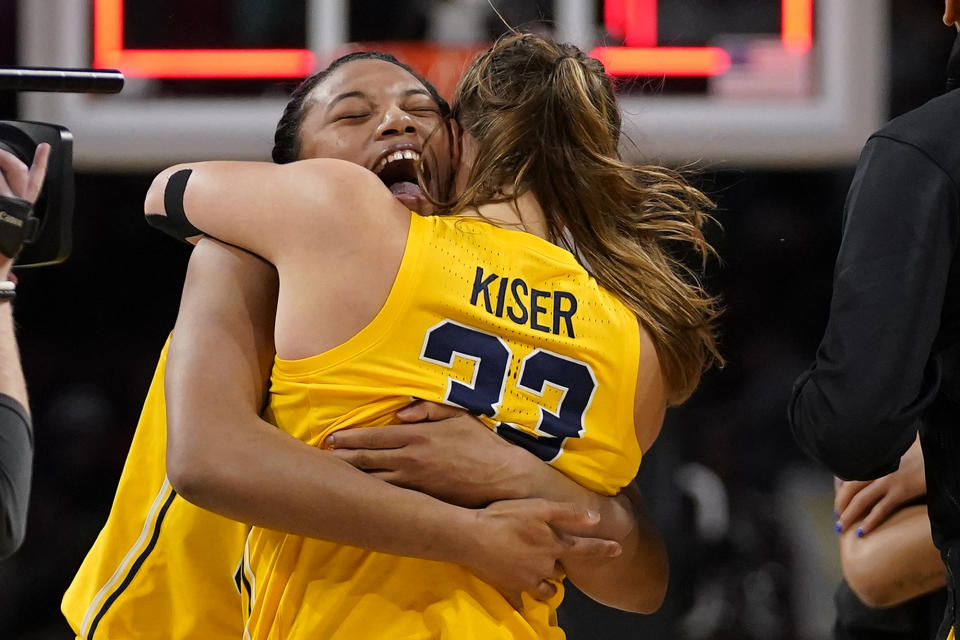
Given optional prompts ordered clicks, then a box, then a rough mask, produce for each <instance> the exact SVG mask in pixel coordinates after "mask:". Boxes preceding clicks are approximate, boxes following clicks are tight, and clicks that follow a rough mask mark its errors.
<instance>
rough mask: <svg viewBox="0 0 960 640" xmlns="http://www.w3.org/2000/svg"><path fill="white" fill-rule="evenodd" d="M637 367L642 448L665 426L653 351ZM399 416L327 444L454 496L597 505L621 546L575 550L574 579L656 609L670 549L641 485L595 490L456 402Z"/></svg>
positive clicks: (623, 602) (460, 500) (601, 594)
mask: <svg viewBox="0 0 960 640" xmlns="http://www.w3.org/2000/svg"><path fill="white" fill-rule="evenodd" d="M641 339H642V340H643V341H644V343H643V347H642V348H643V349H644V352H645V353H655V351H654V350H653V345H652V343H650V341H649V338H648V337H647V336H646V335H645V334H644V335H643V336H642V337H641ZM639 374H640V375H639V380H638V385H637V397H636V411H635V415H634V424H635V427H636V429H637V435H638V439H639V441H640V444H641V446H642V448H643V450H644V451H646V449H647V448H648V447H649V446H650V445H651V444H652V443H653V440H654V439H655V438H656V436H657V434H658V433H659V430H660V425H661V423H662V421H663V414H664V409H665V407H666V401H665V390H664V387H663V381H662V377H661V376H660V372H659V366H658V363H657V361H656V359H655V358H647V359H645V360H644V363H643V366H641V367H640V370H639ZM397 415H398V418H400V419H402V420H403V421H404V422H405V423H407V424H400V425H392V426H390V427H389V428H386V429H350V430H345V431H341V432H338V433H336V434H334V435H333V436H332V437H330V438H327V444H329V445H331V446H333V447H334V450H333V453H334V455H337V456H338V457H339V458H340V459H342V460H345V461H347V462H349V463H350V464H352V465H353V466H355V467H357V468H359V469H365V470H368V473H369V474H370V475H372V476H374V477H376V478H379V479H381V480H384V481H386V482H391V483H393V484H396V485H398V486H403V487H409V488H413V489H417V490H418V491H424V492H426V493H429V494H430V495H433V496H435V497H437V498H440V499H441V500H445V501H447V502H450V503H453V504H460V505H465V506H481V505H485V504H488V503H489V502H492V501H495V500H505V499H517V498H529V497H538V498H545V499H549V500H559V501H563V502H571V503H574V504H578V505H580V506H582V507H584V508H587V509H590V510H592V511H595V512H597V513H598V514H600V522H599V523H598V524H597V526H596V527H595V528H594V530H593V534H592V535H596V536H598V537H601V538H607V539H611V540H616V541H618V542H620V543H621V545H622V546H623V549H624V553H622V554H621V555H619V556H617V557H615V558H609V559H604V560H602V561H598V560H591V561H589V562H578V561H577V560H576V559H574V558H569V559H567V560H566V561H564V563H563V564H564V568H565V569H566V571H567V574H568V577H569V578H570V579H571V580H572V581H573V582H574V584H576V585H577V587H578V588H579V589H580V590H581V591H583V592H584V593H586V594H587V595H589V596H590V597H592V598H593V599H595V600H597V601H598V602H602V603H604V604H607V605H608V606H612V607H617V608H620V609H625V610H629V611H637V612H644V613H649V612H652V611H654V610H656V609H657V608H658V607H659V605H660V603H661V602H662V599H663V596H664V592H665V589H666V582H667V561H666V551H665V547H664V545H663V543H662V541H661V540H660V537H659V534H658V533H657V531H656V528H655V527H654V526H653V524H652V522H651V521H650V517H649V514H648V513H647V511H646V507H645V506H644V504H643V500H642V498H641V496H640V494H639V491H637V490H636V488H635V487H630V488H628V490H625V491H624V492H623V494H622V495H619V496H602V495H599V494H597V493H595V492H593V491H590V490H589V489H586V488H585V487H583V486H581V485H579V484H577V483H576V482H575V481H574V480H572V479H570V478H569V477H567V476H566V475H564V474H563V473H561V472H560V471H558V470H556V469H555V468H553V467H552V466H550V465H548V464H546V463H544V462H543V461H542V460H540V459H539V458H537V457H536V456H534V455H533V454H532V453H530V452H529V451H527V450H526V449H524V448H522V447H519V446H516V445H514V444H511V443H509V442H507V441H506V440H504V439H503V438H501V437H500V436H498V435H496V434H494V433H493V432H492V431H491V430H490V429H489V428H487V427H486V426H484V425H483V424H481V423H480V422H479V421H478V420H477V419H476V418H474V417H472V416H470V415H469V414H467V413H466V412H464V411H461V410H459V409H455V408H453V407H449V406H445V405H439V404H435V403H431V402H417V403H414V404H413V405H411V406H409V407H407V408H406V409H404V410H402V411H400V412H398V414H397Z"/></svg>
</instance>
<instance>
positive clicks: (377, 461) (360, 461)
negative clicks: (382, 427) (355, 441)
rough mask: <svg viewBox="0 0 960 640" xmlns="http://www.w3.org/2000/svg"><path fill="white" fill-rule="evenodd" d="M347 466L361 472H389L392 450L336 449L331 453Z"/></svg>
mask: <svg viewBox="0 0 960 640" xmlns="http://www.w3.org/2000/svg"><path fill="white" fill-rule="evenodd" d="M330 453H331V454H333V455H334V456H336V457H338V458H340V459H341V460H343V461H344V462H346V463H347V464H349V465H351V466H353V467H356V468H357V469H360V470H361V471H389V470H391V469H392V466H391V462H390V461H391V458H392V456H391V450H389V449H388V450H385V451H378V450H375V449H334V450H333V451H331V452H330Z"/></svg>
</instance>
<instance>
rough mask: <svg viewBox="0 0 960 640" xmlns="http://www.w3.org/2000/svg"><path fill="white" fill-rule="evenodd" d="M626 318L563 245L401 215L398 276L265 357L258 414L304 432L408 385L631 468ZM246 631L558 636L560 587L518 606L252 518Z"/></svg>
mask: <svg viewBox="0 0 960 640" xmlns="http://www.w3.org/2000/svg"><path fill="white" fill-rule="evenodd" d="M639 357H640V354H639V327H638V323H637V320H636V317H635V316H634V315H633V313H632V312H630V311H629V309H627V308H626V307H625V306H624V305H623V304H622V303H620V302H619V301H618V300H617V299H616V298H615V297H614V296H612V295H611V294H609V293H608V292H607V291H605V290H603V289H601V288H600V287H599V286H598V285H597V284H596V282H595V280H593V279H592V278H591V277H590V276H589V274H588V273H587V272H586V271H585V270H584V269H583V268H582V267H581V266H580V265H579V264H578V263H577V261H576V260H575V259H574V257H573V256H572V255H571V254H570V253H568V252H567V251H564V250H563V249H560V248H559V247H556V246H554V245H552V244H550V243H547V242H545V241H543V240H541V239H540V238H537V237H535V236H532V235H530V234H526V233H522V232H518V231H511V230H504V229H500V228H497V227H495V226H492V225H490V224H487V223H485V222H482V221H478V220H471V219H457V218H436V217H434V218H422V217H419V216H416V215H413V216H412V218H411V227H410V232H409V236H408V240H407V246H406V249H405V252H404V256H403V260H402V263H401V266H400V270H399V273H398V275H397V278H396V281H395V283H394V285H393V288H392V290H391V292H390V294H389V296H388V299H387V301H386V302H385V304H384V306H383V308H382V309H381V311H380V312H379V313H378V315H377V316H376V318H374V320H373V321H372V322H371V323H370V324H369V325H367V326H366V327H365V328H364V329H363V330H362V331H360V332H359V333H358V334H357V335H355V336H354V337H353V338H351V339H350V340H349V341H347V342H346V343H344V344H342V345H340V346H338V347H336V348H334V349H332V350H330V351H328V352H325V353H323V354H321V355H317V356H314V357H311V358H306V359H303V360H296V361H285V360H281V359H279V358H278V359H277V360H276V362H275V365H274V370H273V375H272V388H271V397H270V405H269V408H268V411H267V415H266V417H267V419H268V420H271V421H272V422H274V423H275V424H276V425H277V426H279V427H280V428H282V429H284V430H285V431H287V432H289V433H291V434H293V435H295V436H296V437H298V438H300V439H301V440H304V441H306V442H308V443H310V444H313V445H315V446H322V444H323V441H324V438H325V437H326V436H328V435H329V434H331V433H333V432H335V431H337V430H338V429H344V428H350V427H357V426H368V427H369V426H378V425H385V424H388V423H389V422H391V421H395V416H394V413H395V412H396V411H397V410H398V409H400V408H401V407H403V406H405V405H407V404H408V403H409V402H410V399H411V398H422V399H426V400H431V401H435V402H445V403H448V404H454V405H459V406H461V407H465V408H467V409H469V410H470V411H471V412H473V413H474V414H476V415H479V416H482V417H483V419H484V421H485V422H486V423H487V424H488V425H489V426H490V427H491V428H493V429H496V430H497V431H498V432H499V433H500V434H501V435H502V436H503V437H505V438H507V439H509V440H510V441H512V442H514V443H516V444H518V445H520V446H524V447H527V448H528V449H529V450H530V451H532V452H534V453H535V454H536V455H538V456H539V457H540V458H541V459H543V460H545V461H547V462H549V463H550V464H552V465H553V466H555V467H556V468H557V469H559V470H560V471H562V472H563V473H565V474H567V475H568V476H570V477H571V478H573V479H574V480H576V481H577V482H579V483H580V484H582V485H584V486H586V487H589V488H590V489H593V490H595V491H598V492H601V493H605V494H614V493H616V492H617V491H618V490H619V489H621V488H622V487H624V486H625V485H626V484H628V483H629V482H630V481H631V480H632V479H633V477H634V475H635V474H636V471H637V467H638V465H639V463H640V454H641V452H640V448H639V445H638V443H637V439H636V435H635V431H634V425H633V400H634V391H635V385H636V379H637V378H636V377H637V365H638V360H639ZM248 544H249V560H250V563H251V567H250V569H251V571H252V574H253V584H254V587H253V590H252V591H253V605H252V616H251V618H250V620H249V621H248V625H247V627H248V629H247V630H248V632H249V633H250V635H251V637H252V638H254V639H257V640H263V639H267V638H269V639H280V638H283V639H290V640H296V639H300V638H304V639H306V638H311V639H324V640H330V639H334V640H341V639H342V640H362V639H371V640H373V639H377V640H380V639H384V638H390V639H391V640H400V639H404V640H408V639H409V640H412V639H420V638H423V639H426V638H451V639H457V640H463V639H470V638H476V639H478V640H480V639H482V640H492V639H508V638H510V639H521V638H528V639H534V638H549V639H555V638H563V637H564V636H563V632H562V631H560V629H559V628H558V627H557V625H556V607H557V605H558V604H559V602H560V600H561V599H562V597H563V596H562V590H561V591H559V592H558V595H557V596H556V597H555V598H553V599H552V600H551V601H550V602H549V603H540V602H533V601H532V600H528V602H527V604H528V606H527V607H525V611H524V613H523V614H522V615H521V614H520V613H518V612H516V611H515V610H514V609H513V608H511V607H510V605H509V604H508V603H507V602H506V600H505V599H504V598H503V597H502V596H501V595H500V594H499V593H498V592H497V591H496V590H495V589H493V588H492V587H491V586H489V585H488V584H486V583H484V582H482V581H480V580H479V579H477V578H476V577H475V576H473V575H472V574H471V573H470V572H469V571H467V570H466V569H465V568H463V567H461V566H459V565H456V564H452V563H443V562H432V561H425V560H419V559H414V558H405V557H399V556H393V555H388V554H382V553H376V552H371V551H368V550H364V549H360V548H356V547H351V546H346V545H338V544H332V543H329V542H324V541H320V540H313V539H307V538H302V537H298V536H292V535H285V534H282V533H279V532H276V531H270V530H265V529H260V528H256V527H255V528H254V529H253V530H252V531H251V535H250V539H249V542H248Z"/></svg>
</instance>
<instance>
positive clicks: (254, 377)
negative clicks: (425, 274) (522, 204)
mask: <svg viewBox="0 0 960 640" xmlns="http://www.w3.org/2000/svg"><path fill="white" fill-rule="evenodd" d="M364 64H366V65H367V69H366V71H367V72H368V73H365V74H364V73H359V72H357V67H358V66H359V67H361V68H362V67H364ZM355 72H356V73H355ZM351 81H352V83H353V84H350V82H351ZM345 82H347V83H348V84H349V86H346V85H344V83H345ZM328 84H329V85H330V86H335V87H339V90H337V91H336V92H334V93H332V94H331V93H330V92H329V91H326V87H327V86H328ZM352 91H362V92H364V93H365V94H366V95H368V96H370V97H371V98H372V99H375V100H376V101H378V103H379V104H380V107H381V110H380V112H379V114H378V116H377V122H375V123H373V124H374V125H375V126H374V129H376V131H375V132H373V133H370V132H368V131H366V130H365V129H364V128H363V127H357V126H352V125H351V126H349V129H347V130H346V131H347V133H346V134H345V135H332V134H331V132H330V129H331V127H330V126H327V123H326V121H325V119H324V117H323V116H324V114H325V113H326V110H327V107H328V106H329V104H330V100H331V96H336V95H339V94H340V93H344V92H347V93H350V92H352ZM447 111H448V108H447V106H446V103H445V102H444V101H443V100H442V99H441V98H440V97H439V96H438V95H437V94H436V92H435V90H434V89H433V87H432V86H431V85H430V84H429V83H427V82H426V81H425V80H423V79H422V78H420V77H419V76H417V75H416V74H415V73H413V72H412V70H410V69H409V68H407V67H405V66H403V65H400V64H399V63H397V62H396V61H395V60H394V59H392V58H391V57H389V56H383V55H380V54H353V55H350V56H346V57H344V58H341V59H340V60H338V61H336V62H335V63H333V64H332V65H331V66H330V67H329V68H328V69H327V70H326V71H324V72H321V73H318V74H316V75H314V76H312V77H311V78H310V79H308V80H307V81H306V82H305V83H304V84H303V85H302V86H301V87H300V88H299V89H298V90H297V91H296V92H295V93H294V95H293V96H292V98H291V101H290V104H289V105H288V107H287V110H286V113H285V115H284V118H283V119H282V120H281V122H280V124H279V125H278V129H277V135H276V138H277V145H276V147H275V149H274V156H275V158H276V159H277V161H278V162H289V161H291V160H294V159H296V158H297V157H299V156H303V157H311V156H315V155H331V156H335V157H339V158H342V159H345V160H350V161H355V162H365V163H369V162H370V161H371V156H375V155H376V154H378V153H379V152H380V151H381V150H382V148H385V147H386V146H389V145H390V144H392V142H391V140H392V139H394V138H403V139H404V140H405V141H406V142H407V143H409V144H410V145H411V146H416V147H420V146H422V145H423V142H424V141H425V139H426V138H427V136H428V135H429V134H430V133H431V132H432V131H433V130H434V129H436V128H437V126H438V125H439V124H441V123H442V121H443V118H444V117H445V115H446V113H447ZM398 129H402V130H405V129H410V131H403V132H402V133H399V132H398ZM334 133H336V132H334ZM360 134H362V135H360ZM324 136H326V138H324ZM364 136H366V137H364ZM367 138H369V139H367ZM437 142H438V143H440V144H442V139H441V138H439V137H438V138H437ZM446 153H448V152H446ZM400 197H402V198H406V204H407V206H410V207H413V208H417V207H418V206H420V205H422V204H423V203H422V202H421V201H420V199H419V198H417V197H416V195H415V194H413V197H412V199H411V198H410V197H409V194H400ZM198 274H199V275H198ZM197 277H200V278H202V279H203V285H204V287H205V291H206V292H207V295H206V296H205V298H204V299H202V300H194V299H192V298H190V297H189V296H188V297H187V299H185V302H184V309H183V310H182V311H181V316H180V324H179V325H178V330H177V332H178V334H184V335H185V339H186V336H191V337H192V338H194V339H197V340H203V341H204V344H203V348H204V349H205V351H206V352H207V353H209V354H211V355H212V354H217V360H218V362H220V363H221V364H222V365H223V366H224V368H225V369H227V370H228V371H230V372H233V373H235V374H236V376H239V377H240V382H236V383H235V384H224V382H225V381H226V380H230V381H232V380H234V379H235V378H236V376H235V378H227V377H226V374H225V376H224V377H225V378H226V380H225V379H224V378H221V379H220V380H218V382H219V383H220V384H219V387H218V388H219V389H220V392H219V393H217V394H216V399H217V400H221V401H224V402H226V403H227V404H230V405H231V406H233V407H249V409H248V411H249V412H251V413H252V412H256V411H258V410H259V407H260V406H261V405H262V397H263V384H262V380H263V379H265V377H266V376H267V375H268V372H269V363H270V362H271V361H272V358H273V343H272V339H270V331H271V330H272V326H273V308H274V306H275V302H276V276H275V272H274V271H273V269H272V268H269V267H267V266H265V265H264V264H263V263H262V262H261V261H260V260H258V259H256V258H253V257H252V256H250V255H249V254H246V253H244V252H240V251H236V250H232V249H231V248H228V247H224V246H217V245H215V244H213V241H210V240H206V241H204V242H202V243H201V244H200V246H199V247H198V248H197V249H196V250H195V252H194V255H193V256H192V258H191V272H190V275H189V276H188V279H187V291H188V292H189V291H190V290H191V284H192V282H193V280H194V279H195V278H197ZM254 283H257V284H259V285H261V286H262V287H263V289H266V291H267V293H266V294H263V293H262V291H260V290H257V289H256V287H254V286H253V284H254ZM271 291H272V293H270V292H271ZM211 293H212V294H213V295H211ZM257 295H260V298H257V297H256V296H257ZM211 308H216V312H217V313H218V314H220V315H219V316H218V317H217V318H216V320H215V321H212V322H209V323H208V322H207V321H208V320H210V319H211V318H210V314H211V311H210V309H211ZM191 313H193V314H195V316H193V317H198V318H200V320H199V322H198V324H199V325H202V327H201V329H200V330H199V331H191V330H190V329H189V328H188V327H186V326H185V324H186V323H188V322H189V321H190V319H191ZM251 325H255V326H259V327H263V330H262V331H259V332H258V331H254V330H253V329H251ZM235 329H236V333H231V332H232V331H234V330H235ZM237 334H239V336H240V338H239V340H240V341H241V342H242V343H243V344H244V345H245V346H247V348H248V349H249V350H250V351H251V352H255V353H259V354H261V355H260V357H259V358H257V357H254V358H248V357H246V356H244V355H240V356H239V357H235V356H237V351H236V350H233V351H231V349H230V347H235V345H236V342H235V341H234V340H235V339H236V335H237ZM244 341H245V342H244ZM224 342H227V343H228V347H226V348H225V347H224ZM165 367H166V348H165V349H164V352H163V354H162V355H161V360H160V364H159V366H158V369H157V373H156V375H155V377H154V381H153V383H152V384H151V387H150V390H149V393H148V397H147V401H146V403H145V405H144V411H143V414H142V416H141V420H140V424H139V425H138V428H137V432H136V434H135V437H134V441H133V443H132V445H131V450H130V454H129V455H128V460H127V463H126V465H125V467H124V471H123V475H122V477H121V480H120V485H119V487H118V490H117V496H116V499H115V501H114V505H113V508H112V510H111V514H110V517H109V519H108V521H107V524H106V525H105V527H104V529H103V531H102V532H101V534H100V536H99V537H98V538H97V541H96V542H95V544H94V546H93V548H92V549H91V551H90V553H89V554H88V556H87V558H86V559H85V560H84V563H83V565H82V566H81V568H80V570H79V571H78V573H77V575H76V577H75V578H74V581H73V583H72V584H71V586H70V588H69V590H68V591H67V593H66V594H65V596H64V600H63V611H64V614H65V616H66V617H67V620H68V621H69V623H70V625H71V627H72V628H73V629H74V631H75V633H77V635H78V636H79V637H82V638H85V639H93V638H106V639H109V638H119V637H123V638H131V637H135V638H158V639H159V638H164V639H170V638H194V637H204V638H236V637H239V636H240V635H241V634H242V620H241V609H240V592H241V591H242V590H245V589H248V588H249V587H250V583H249V580H248V579H247V577H246V576H245V575H244V573H243V572H242V571H241V570H240V558H241V556H242V555H243V542H244V539H245V537H246V533H247V528H248V527H247V525H243V524H240V523H238V522H236V521H232V520H228V519H226V518H223V517H220V516H217V515H215V514H213V513H210V512H207V511H204V510H203V509H199V508H197V507H195V506H194V505H192V504H190V503H189V502H187V501H185V500H184V499H183V498H182V497H181V496H180V495H179V494H178V493H177V492H176V491H175V490H174V488H173V487H174V486H177V484H178V481H180V482H182V480H183V479H182V477H180V476H182V473H181V474H180V475H178V472H177V471H176V467H177V463H178V461H179V460H180V457H179V453H178V451H177V450H176V449H175V450H174V451H173V453H172V456H171V459H172V460H173V462H174V467H175V469H174V471H173V472H172V473H171V477H172V478H174V482H173V483H172V485H171V483H170V482H169V481H168V480H167V475H166V467H165V464H164V455H163V453H164V449H165V447H166V445H167V444H170V445H171V446H175V444H176V443H175V442H174V440H175V438H173V437H171V442H170V443H167V435H168V434H167V433H166V429H165V422H166V420H165V415H164V414H165V406H164V405H165V403H164V393H163V374H164V371H165ZM251 368H252V370H251V371H250V372H249V374H248V376H249V377H248V378H246V379H244V378H243V377H242V375H243V374H245V373H246V372H247V370H248V369H251ZM243 382H246V384H243ZM233 392H236V397H234V396H231V395H230V394H231V393H233ZM211 397H212V396H211V395H208V396H207V400H208V404H211V405H212V404H214V403H212V402H209V401H210V400H211ZM258 397H259V398H260V399H259V400H258V399H257V398H258ZM247 422H248V423H250V424H249V425H248V424H247V423H232V424H231V425H230V428H231V429H230V431H229V433H227V434H226V435H225V438H224V439H225V440H227V441H229V442H230V443H231V444H232V445H233V446H234V447H235V448H234V451H236V452H239V453H240V454H241V455H246V456H247V457H248V458H247V459H248V460H255V459H262V460H270V461H274V460H276V461H277V464H279V465H282V466H287V465H290V464H293V465H296V464H297V461H299V460H302V458H298V457H296V456H297V451H296V449H304V450H307V452H308V453H309V454H312V453H315V451H314V450H313V449H312V448H310V447H308V446H306V445H303V444H302V443H300V442H299V441H297V440H295V439H293V438H290V437H289V436H285V435H282V434H279V432H277V430H276V429H274V428H272V427H269V428H264V424H263V423H261V422H259V421H247ZM248 426H249V428H248V429H247V427H248ZM258 429H259V430H258ZM483 431H484V432H485V431H486V430H485V429H484V430H483ZM251 434H252V435H251ZM277 435H282V438H279V439H275V436H277ZM181 442H182V439H181ZM291 446H293V447H295V448H296V449H295V450H294V453H292V454H289V453H287V454H285V449H286V448H290V447H291ZM245 447H246V448H245ZM250 452H252V453H253V454H254V455H251V453H250ZM284 455H292V456H294V457H293V458H292V460H293V461H294V462H293V463H290V460H291V459H287V458H284ZM284 460H286V462H284ZM217 462H227V463H228V464H229V463H231V462H233V461H232V460H231V459H230V458H229V456H225V457H224V458H222V459H220V460H218V461H217ZM251 464H253V463H251ZM537 464H538V465H539V466H542V467H544V468H546V465H543V464H542V463H541V462H539V461H537ZM308 466H309V464H308ZM232 468H234V469H238V468H240V469H245V470H246V473H245V474H244V477H248V476H249V477H254V476H255V473H254V469H252V468H251V466H250V464H245V463H240V464H238V465H237V466H236V467H232ZM205 469H207V470H214V471H215V470H216V466H215V465H210V464H208V465H206V466H205ZM194 473H195V472H194ZM301 477H302V478H303V477H309V472H308V471H306V470H303V469H301ZM189 484H190V483H189V482H187V485H188V489H189ZM251 495H252V494H248V495H247V496H246V497H247V499H248V500H250V499H251ZM288 503H289V501H288ZM248 506H249V505H248ZM292 506H293V507H294V508H299V509H300V510H301V512H304V511H310V512H312V511H315V508H314V505H313V504H312V503H307V504H306V505H292ZM295 513H296V512H295ZM238 515H243V513H242V512H241V513H239V514H238ZM305 517H306V516H305ZM578 518H579V519H580V520H582V519H583V516H582V513H579V512H578V513H575V514H574V516H573V517H572V518H571V519H572V520H574V521H575V522H576V521H578ZM273 525H274V526H278V527H279V526H281V525H282V523H276V522H274V523H273ZM512 539H513V538H511V537H510V536H509V535H505V536H501V537H500V538H498V539H495V540H490V541H486V545H487V547H488V548H489V549H490V550H491V553H498V551H497V549H498V547H499V545H507V544H510V541H511V540H512ZM572 542H573V544H577V543H578V542H579V539H577V538H573V539H572ZM498 571H499V573H500V574H502V575H498V576H496V577H495V579H496V580H497V581H499V582H509V581H510V576H513V575H514V574H516V573H517V568H515V567H508V566H502V567H501V568H500V569H499V570H498ZM517 593H519V592H517Z"/></svg>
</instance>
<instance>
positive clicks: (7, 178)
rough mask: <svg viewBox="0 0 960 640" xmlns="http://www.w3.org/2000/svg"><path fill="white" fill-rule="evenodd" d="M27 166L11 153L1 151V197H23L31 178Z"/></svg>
mask: <svg viewBox="0 0 960 640" xmlns="http://www.w3.org/2000/svg"><path fill="white" fill-rule="evenodd" d="M29 173H30V171H29V169H27V165H25V164H23V162H21V161H20V158H18V157H17V156H15V155H13V154H12V153H10V152H9V151H3V150H0V174H2V175H0V196H16V197H23V196H21V195H20V194H22V193H24V192H25V191H26V189H27V181H28V176H29Z"/></svg>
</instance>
